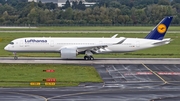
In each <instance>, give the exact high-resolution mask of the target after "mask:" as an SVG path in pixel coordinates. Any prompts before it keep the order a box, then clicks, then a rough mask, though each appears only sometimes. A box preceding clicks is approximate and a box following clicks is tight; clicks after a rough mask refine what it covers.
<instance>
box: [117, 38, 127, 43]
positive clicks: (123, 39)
mask: <svg viewBox="0 0 180 101" xmlns="http://www.w3.org/2000/svg"><path fill="white" fill-rule="evenodd" d="M120 38H122V40H121V41H119V42H118V43H116V44H121V43H123V42H124V41H125V40H126V38H125V37H120Z"/></svg>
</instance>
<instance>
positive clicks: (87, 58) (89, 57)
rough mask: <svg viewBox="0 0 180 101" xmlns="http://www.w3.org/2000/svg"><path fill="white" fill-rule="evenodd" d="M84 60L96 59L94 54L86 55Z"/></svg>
mask: <svg viewBox="0 0 180 101" xmlns="http://www.w3.org/2000/svg"><path fill="white" fill-rule="evenodd" d="M84 60H94V57H93V56H84Z"/></svg>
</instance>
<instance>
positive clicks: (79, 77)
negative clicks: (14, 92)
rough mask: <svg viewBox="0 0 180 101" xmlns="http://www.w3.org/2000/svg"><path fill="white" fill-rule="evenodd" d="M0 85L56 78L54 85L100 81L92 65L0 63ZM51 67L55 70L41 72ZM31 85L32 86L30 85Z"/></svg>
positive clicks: (24, 83)
mask: <svg viewBox="0 0 180 101" xmlns="http://www.w3.org/2000/svg"><path fill="white" fill-rule="evenodd" d="M0 69H1V70H0V87H29V86H30V82H40V83H41V86H43V87H45V85H44V83H45V82H44V81H43V79H46V78H56V80H57V82H56V86H77V85H78V84H79V83H83V82H102V79H101V78H100V76H99V74H98V73H97V72H96V70H95V68H94V67H91V66H84V65H60V64H0ZM46 69H53V70H55V72H52V73H47V72H43V70H46ZM32 87H33V86H32Z"/></svg>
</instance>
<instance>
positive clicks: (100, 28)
mask: <svg viewBox="0 0 180 101" xmlns="http://www.w3.org/2000/svg"><path fill="white" fill-rule="evenodd" d="M154 27H155V26H61V27H55V26H52V27H37V28H21V29H19V28H0V31H150V30H152V29H153V28H154ZM169 31H180V28H179V26H170V27H169Z"/></svg>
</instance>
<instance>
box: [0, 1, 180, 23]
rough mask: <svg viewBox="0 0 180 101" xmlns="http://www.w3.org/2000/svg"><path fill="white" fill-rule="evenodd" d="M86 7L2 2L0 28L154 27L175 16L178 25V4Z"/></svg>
mask: <svg viewBox="0 0 180 101" xmlns="http://www.w3.org/2000/svg"><path fill="white" fill-rule="evenodd" d="M87 1H90V2H91V1H92V2H96V4H95V5H93V6H89V7H86V6H85V5H84V4H83V3H82V2H73V3H72V6H71V5H70V2H69V0H67V1H66V4H65V5H64V6H63V7H58V6H57V4H54V3H42V2H38V3H36V2H27V0H1V1H0V24H1V25H14V24H15V25H24V24H34V25H40V24H45V25H46V24H57V25H58V24H67V25H69V24H81V25H87V24H89V25H91V24H107V25H114V24H122V25H126V24H135V25H136V24H157V23H158V22H159V21H160V20H161V19H162V18H163V17H165V16H174V19H173V22H172V23H173V24H180V0H87Z"/></svg>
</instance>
